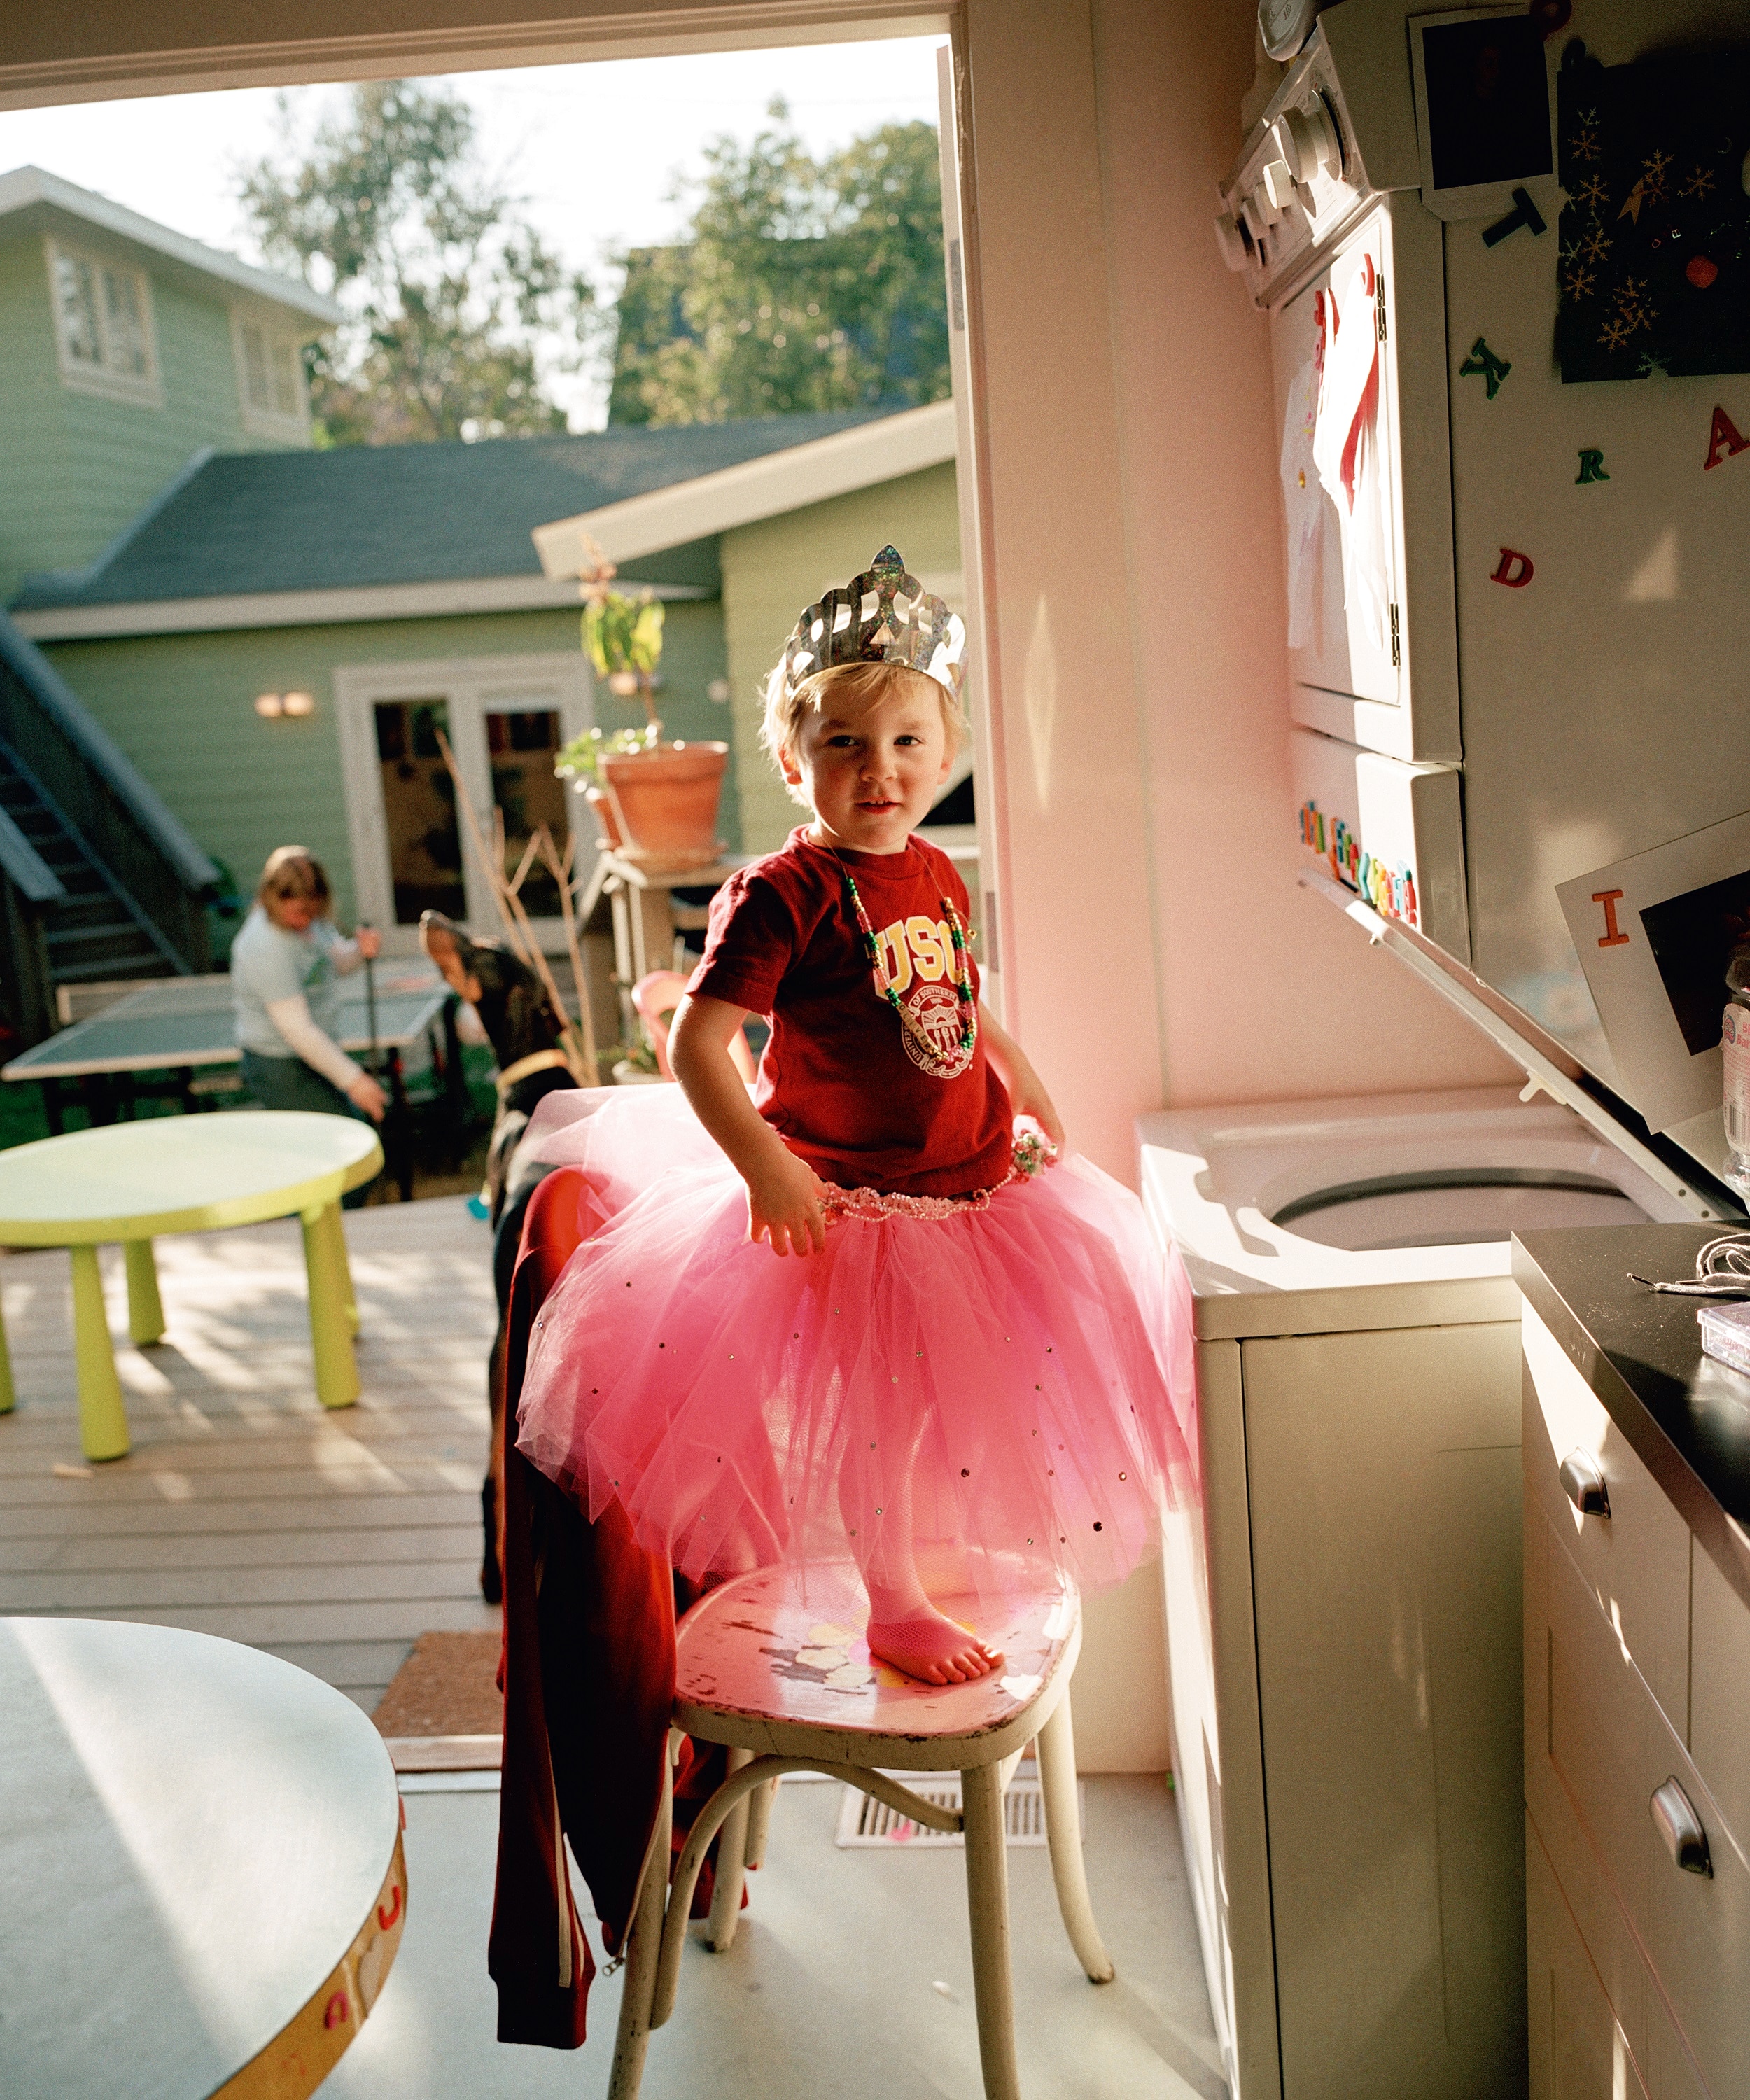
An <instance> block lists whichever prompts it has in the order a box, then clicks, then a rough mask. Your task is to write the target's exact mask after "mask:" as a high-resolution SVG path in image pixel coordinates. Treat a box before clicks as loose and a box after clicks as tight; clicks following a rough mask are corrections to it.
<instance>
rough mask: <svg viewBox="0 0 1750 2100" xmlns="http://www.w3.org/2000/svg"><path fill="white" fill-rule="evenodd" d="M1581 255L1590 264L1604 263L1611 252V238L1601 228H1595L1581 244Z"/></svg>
mask: <svg viewBox="0 0 1750 2100" xmlns="http://www.w3.org/2000/svg"><path fill="white" fill-rule="evenodd" d="M1610 252H1611V237H1610V236H1609V235H1608V234H1607V233H1606V232H1603V230H1602V228H1601V227H1594V228H1593V230H1592V232H1590V233H1589V235H1588V236H1586V238H1585V240H1584V241H1583V242H1582V243H1581V244H1580V254H1582V255H1583V256H1585V259H1586V260H1587V262H1602V261H1603V260H1604V258H1605V257H1606V256H1607V255H1608V254H1610Z"/></svg>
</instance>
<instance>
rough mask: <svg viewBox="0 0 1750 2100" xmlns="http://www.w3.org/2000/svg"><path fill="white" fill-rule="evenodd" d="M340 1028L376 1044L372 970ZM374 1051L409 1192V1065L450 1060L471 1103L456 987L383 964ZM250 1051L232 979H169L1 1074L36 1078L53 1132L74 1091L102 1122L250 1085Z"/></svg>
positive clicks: (348, 1000) (394, 1157) (446, 1065)
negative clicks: (158, 1102) (246, 1081)
mask: <svg viewBox="0 0 1750 2100" xmlns="http://www.w3.org/2000/svg"><path fill="white" fill-rule="evenodd" d="M440 1031H441V1041H440V1039H439V1035H440ZM337 1033H338V1037H339V1040H340V1043H341V1047H342V1049H344V1050H346V1051H347V1052H349V1053H350V1055H352V1056H354V1057H358V1056H359V1055H360V1054H361V1053H366V1054H368V1052H369V1050H370V1048H371V1026H370V1012H369V999H368V992H367V989H366V986H365V982H364V972H363V971H362V970H359V971H355V973H353V974H352V975H351V976H350V977H346V978H345V979H343V980H342V990H341V1017H340V1027H339V1030H338V1031H337ZM428 1046H429V1047H428ZM376 1047H377V1051H378V1052H379V1053H380V1056H381V1067H382V1069H381V1070H380V1071H379V1074H378V1077H379V1078H380V1079H381V1081H382V1083H383V1085H384V1087H385V1088H386V1091H387V1092H388V1094H389V1097H390V1110H389V1114H388V1116H387V1117H386V1118H385V1122H384V1132H383V1135H384V1140H385V1150H386V1153H387V1154H388V1155H389V1158H390V1172H391V1173H392V1174H393V1175H394V1176H395V1179H396V1180H397V1181H398V1182H399V1185H400V1189H401V1193H402V1196H403V1200H405V1199H407V1198H410V1197H411V1195H412V1184H413V1162H412V1145H411V1142H410V1141H409V1140H410V1125H411V1122H412V1116H411V1113H410V1110H409V1106H408V1098H407V1087H406V1072H405V1069H404V1067H405V1065H407V1064H408V1063H412V1065H414V1066H415V1068H416V1069H422V1068H423V1066H424V1065H425V1061H426V1058H427V1057H429V1059H430V1063H431V1064H432V1065H434V1067H435V1066H438V1065H441V1066H442V1068H443V1079H444V1092H445V1096H446V1099H447V1101H448V1103H449V1105H450V1108H451V1110H452V1113H453V1114H456V1117H457V1118H461V1116H462V1115H463V1114H464V1113H465V1110H466V1106H467V1096H466V1090H465V1086H464V1083H463V1079H462V1064H461V1043H460V1042H459V1040H458V1039H457V1037H456V1019H455V1004H454V995H453V994H452V992H451V991H450V990H449V987H448V986H447V985H446V984H445V983H444V982H443V978H442V977H440V976H439V974H438V972H437V971H436V969H435V968H433V966H432V965H431V964H430V963H427V962H425V961H424V960H422V959H417V960H412V961H403V960H400V959H399V958H398V959H396V960H393V961H385V962H381V963H379V964H377V1044H376ZM421 1052H423V1053H424V1054H421ZM240 1057H241V1052H240V1051H239V1049H238V1048H237V1038H236V1012H235V1008H234V1007H233V1004H232V999H231V979H230V978H229V977H225V976H223V975H220V976H214V977H163V978H160V979H156V980H154V981H153V982H150V983H148V984H144V985H142V986H141V987H140V989H139V990H138V991H134V992H130V993H129V994H128V995H127V996H126V998H125V999H117V1002H116V1003H115V1004H114V1005H113V1006H106V1007H105V1008H103V1010H102V1011H101V1012H98V1013H94V1014H90V1015H88V1016H87V1017H86V1019H84V1020H83V1021H74V1022H73V1026H71V1027H69V1028H63V1029H60V1030H58V1031H57V1032H56V1033H55V1035H51V1036H50V1037H49V1038H48V1039H46V1041H45V1042H42V1043H37V1044H36V1045H35V1046H34V1047H33V1048H31V1049H29V1050H26V1051H25V1052H23V1053H22V1055H20V1056H19V1057H15V1058H13V1059H12V1061H11V1063H10V1064H8V1065H6V1066H5V1067H4V1069H3V1070H0V1079H6V1080H10V1081H12V1082H15V1083H22V1082H24V1081H28V1080H35V1081H37V1082H38V1083H40V1084H41V1086H42V1102H43V1110H44V1113H45V1114H46V1116H47V1118H48V1124H49V1128H50V1130H51V1132H54V1133H55V1136H60V1133H61V1131H62V1129H63V1127H64V1113H65V1110H66V1108H67V1107H68V1103H69V1096H70V1098H71V1100H73V1101H78V1102H79V1103H80V1104H81V1105H82V1106H83V1107H84V1109H85V1110H86V1114H87V1115H88V1117H89V1118H90V1121H91V1123H93V1124H98V1123H114V1122H116V1121H117V1119H118V1118H126V1117H130V1116H131V1115H132V1114H133V1110H134V1103H135V1102H136V1101H139V1100H141V1099H147V1100H151V1099H169V1100H174V1101H177V1102H179V1104H180V1105H181V1106H182V1107H183V1109H184V1110H202V1109H206V1108H209V1107H211V1106H212V1105H214V1101H213V1097H214V1095H216V1094H218V1093H235V1092H240V1089H241V1085H242V1082H241V1081H240V1079H237V1078H236V1074H235V1070H234V1069H232V1070H227V1067H229V1068H235V1067H236V1065H237V1064H238V1062H239V1061H240ZM148 1074H161V1075H163V1076H161V1077H148V1076H146V1075H148ZM397 1140H399V1142H398V1141H397Z"/></svg>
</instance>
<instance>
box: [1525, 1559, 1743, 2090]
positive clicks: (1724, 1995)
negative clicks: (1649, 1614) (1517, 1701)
mask: <svg viewBox="0 0 1750 2100" xmlns="http://www.w3.org/2000/svg"><path fill="white" fill-rule="evenodd" d="M1558 1537H1559V1535H1558ZM1547 1580H1548V1621H1547V1637H1546V1640H1547V1656H1548V1672H1549V1675H1548V1693H1547V1700H1548V1710H1547V1729H1548V1744H1549V1752H1548V1754H1549V1766H1550V1768H1551V1776H1553V1777H1554V1780H1555V1782H1556V1785H1557V1786H1558V1788H1559V1789H1560V1792H1561V1793H1562V1794H1563V1795H1565V1796H1566V1798H1567V1802H1568V1803H1569V1804H1570V1805H1571V1809H1572V1811H1573V1813H1574V1815H1576V1817H1577V1819H1578V1821H1579V1823H1580V1826H1581V1827H1582V1829H1583V1831H1584V1834H1585V1838H1586V1840H1587V1842H1588V1847H1589V1850H1590V1851H1591V1852H1592V1853H1593V1854H1594V1855H1595V1857H1596V1859H1597V1861H1598V1866H1599V1868H1601V1869H1602V1874H1603V1876H1604V1878H1605V1879H1606V1881H1607V1882H1608V1883H1609V1885H1610V1888H1611V1892H1612V1893H1613V1894H1614V1895H1615V1897H1616V1901H1617V1903H1618V1904H1620V1906H1621V1908H1622V1911H1623V1913H1624V1916H1625V1917H1626V1920H1627V1923H1628V1925H1629V1928H1630V1929H1631V1930H1632V1932H1633V1935H1634V1938H1635V1939H1636V1940H1637V1941H1638V1944H1639V1948H1640V1951H1641V1953H1642V1956H1643V1957H1644V1958H1645V1960H1646V1964H1647V1966H1648V1968H1649V1969H1650V1970H1651V1976H1652V1979H1653V1980H1654V1982H1655V1984H1656V1987H1657V1988H1656V1989H1654V1990H1651V1991H1650V1992H1648V1993H1647V1996H1646V2031H1647V2040H1646V2044H1645V2052H1646V2053H1645V2054H1643V2056H1642V2062H1643V2067H1644V2066H1645V2065H1646V2063H1648V2062H1652V2063H1657V2062H1658V2061H1659V2060H1660V2058H1661V2057H1662V2056H1663V2057H1671V2054H1672V2052H1671V2050H1670V2049H1669V2048H1668V2047H1662V2046H1661V2045H1660V2035H1659V2029H1660V2022H1661V2019H1662V2018H1663V2016H1664V2008H1665V2007H1666V2006H1668V2008H1669V2013H1670V2016H1671V2019H1672V2022H1673V2024H1674V2026H1675V2027H1676V2028H1677V2031H1678V2032H1679V2033H1680V2034H1681V2036H1682V2039H1683V2040H1684V2041H1685V2042H1686V2043H1687V2045H1688V2048H1689V2049H1690V2052H1691V2053H1692V2054H1693V2055H1694V2057H1695V2062H1696V2063H1697V2064H1698V2065H1699V2067H1700V2073H1701V2076H1702V2078H1703V2080H1704V2082H1705V2085H1706V2087H1707V2089H1708V2090H1709V2091H1710V2092H1712V2093H1715V2094H1717V2095H1725V2094H1742V2093H1750V2020H1747V2019H1746V2018H1745V2017H1744V2014H1743V1975H1744V1972H1745V1967H1746V1962H1747V1961H1750V1866H1747V1864H1746V1862H1745V1860H1744V1859H1743V1856H1742V1855H1740V1853H1739V1851H1738V1849H1737V1847H1736V1846H1735V1842H1734V1841H1733V1838H1732V1835H1731V1833H1730V1830H1729V1829H1728V1828H1727V1826H1726V1821H1725V1819H1724V1817H1723V1816H1722V1815H1721V1813H1720V1811H1719V1807H1718V1805H1717V1802H1715V1800H1714V1798H1713V1795H1712V1794H1711V1793H1709V1791H1708V1789H1707V1788H1706V1787H1705V1786H1704V1785H1703V1783H1702V1780H1701V1778H1700V1776H1699V1774H1698V1773H1697V1771H1696V1770H1695V1766H1694V1765H1693V1764H1692V1763H1691V1762H1690V1758H1689V1757H1688V1755H1687V1754H1686V1751H1685V1749H1684V1748H1683V1745H1682V1743H1681V1742H1680V1741H1679V1740H1678V1739H1677V1736H1676V1734H1675V1733H1674V1732H1673V1730H1672V1728H1671V1727H1670V1724H1669V1723H1668V1721H1667V1720H1666V1718H1665V1717H1664V1714H1662V1713H1661V1712H1660V1710H1659V1708H1658V1706H1657V1705H1656V1704H1655V1701H1654V1700H1653V1699H1652V1697H1651V1695H1650V1693H1649V1692H1648V1691H1647V1689H1646V1685H1645V1684H1644V1683H1642V1679H1641V1678H1640V1675H1639V1674H1638V1671H1637V1670H1635V1669H1634V1667H1633V1664H1632V1663H1631V1662H1630V1661H1629V1658H1628V1657H1626V1656H1625V1655H1624V1652H1623V1644H1622V1643H1621V1642H1620V1640H1619V1639H1617V1637H1616V1630H1615V1629H1614V1627H1613V1626H1611V1623H1610V1622H1609V1621H1607V1619H1606V1618H1605V1617H1604V1616H1603V1614H1602V1612H1600V1610H1599V1609H1598V1605H1597V1604H1596V1602H1595V1601H1594V1597H1593V1595H1592V1593H1591V1590H1590V1589H1589V1586H1588V1584H1587V1582H1585V1578H1584V1577H1583V1576H1582V1574H1581V1573H1580V1569H1579V1568H1577V1567H1576V1565H1575V1564H1574V1562H1573V1561H1572V1560H1571V1559H1570V1558H1569V1556H1568V1554H1567V1551H1566V1550H1565V1548H1564V1547H1563V1546H1562V1545H1561V1544H1560V1543H1558V1542H1557V1541H1556V1540H1552V1542H1551V1544H1550V1548H1549V1555H1548V1566H1547ZM1672 1781H1674V1782H1675V1783H1676V1785H1677V1786H1679V1787H1680V1788H1681V1789H1682V1793H1683V1795H1684V1796H1685V1797H1686V1799H1687V1801H1688V1802H1689V1803H1690V1805H1691V1807H1692V1808H1693V1810H1694V1812H1695V1816H1696V1817H1697V1819H1698V1820H1699V1823H1700V1825H1701V1828H1702V1829H1703V1831H1704V1833H1705V1836H1706V1839H1707V1842H1708V1849H1709V1852H1710V1854H1711V1859H1712V1866H1713V1872H1712V1874H1711V1876H1704V1875H1701V1874H1697V1873H1686V1872H1685V1871H1684V1870H1683V1869H1682V1868H1680V1867H1679V1866H1678V1865H1677V1863H1676V1861H1675V1860H1674V1859H1673V1856H1672V1854H1671V1852H1670V1851H1669V1850H1668V1848H1667V1846H1666V1843H1665V1842H1664V1839H1663V1838H1661V1836H1660V1832H1659V1830H1658V1829H1657V1827H1656V1826H1655V1822H1654V1820H1653V1815H1652V1808H1651V1803H1652V1798H1653V1795H1654V1793H1655V1790H1656V1789H1660V1787H1663V1786H1664V1785H1667V1784H1668V1782H1672ZM1532 1813H1533V1815H1534V1817H1535V1816H1536V1815H1537V1814H1538V1805H1537V1803H1536V1802H1534V1803H1533V1804H1532ZM1558 1820H1559V1818H1558ZM1557 1856H1558V1858H1559V1854H1558V1855H1557ZM1565 1878H1566V1877H1565V1873H1564V1885H1565ZM1576 1911H1577V1913H1578V1914H1579V1915H1580V1916H1581V1917H1583V1918H1584V1917H1585V1906H1584V1904H1577V1905H1576ZM1601 1951H1602V1952H1604V1953H1605V1955H1606V1963H1605V1964H1601V1965H1605V1966H1607V1965H1608V1963H1609V1962H1610V1961H1614V1960H1616V1959H1618V1958H1620V1957H1619V1956H1618V1954H1617V1952H1616V1950H1614V1949H1612V1948H1611V1947H1610V1946H1609V1944H1608V1941H1607V1940H1606V1944H1605V1945H1604V1947H1603V1948H1602V1950H1601ZM1630 2032H1631V2040H1633V2038H1634V2037H1633V2031H1632V2029H1631V2031H1630ZM1681 2055H1682V2052H1681V2050H1679V2051H1678V2052H1677V2057H1676V2058H1673V2059H1672V2062H1673V2068H1672V2069H1671V2071H1670V2072H1669V2074H1668V2075H1669V2076H1670V2077H1672V2078H1676V2077H1677V2076H1678V2075H1679V2070H1680V2068H1681V2066H1680V2063H1678V2059H1679V2058H1681ZM1647 2083H1648V2085H1649V2087H1650V2089H1651V2090H1652V2092H1653V2095H1654V2100H1659V2096H1658V2083H1659V2081H1658V2080H1656V2079H1655V2078H1651V2077H1650V2078H1649V2079H1648V2080H1647Z"/></svg>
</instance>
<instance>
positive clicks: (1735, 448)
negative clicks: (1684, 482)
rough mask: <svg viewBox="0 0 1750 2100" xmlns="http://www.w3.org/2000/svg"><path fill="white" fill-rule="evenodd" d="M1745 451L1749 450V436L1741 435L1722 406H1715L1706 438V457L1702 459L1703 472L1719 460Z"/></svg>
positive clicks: (1717, 463) (1715, 464)
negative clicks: (1709, 430)
mask: <svg viewBox="0 0 1750 2100" xmlns="http://www.w3.org/2000/svg"><path fill="white" fill-rule="evenodd" d="M1746 451H1750V438H1747V437H1745V436H1744V435H1743V433H1742V432H1741V431H1740V430H1739V428H1738V426H1737V425H1736V424H1735V422H1734V421H1732V419H1731V417H1730V416H1728V415H1727V414H1726V411H1725V410H1724V409H1723V408H1716V409H1715V410H1714V412H1713V430H1712V431H1711V432H1710V433H1709V435H1708V457H1707V458H1706V459H1704V461H1702V471H1703V473H1704V474H1705V473H1706V472H1707V470H1708V468H1709V467H1711V466H1717V465H1719V463H1720V461H1721V460H1724V459H1730V458H1731V457H1733V456H1734V455H1735V453H1738V452H1746Z"/></svg>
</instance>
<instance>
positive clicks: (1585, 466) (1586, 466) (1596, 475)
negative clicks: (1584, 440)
mask: <svg viewBox="0 0 1750 2100" xmlns="http://www.w3.org/2000/svg"><path fill="white" fill-rule="evenodd" d="M1609 479H1610V476H1609V475H1608V474H1607V473H1606V472H1605V471H1604V455H1603V453H1602V452H1599V451H1597V450H1596V449H1594V448H1593V447H1592V446H1590V445H1582V446H1581V447H1580V471H1579V473H1578V474H1576V475H1575V476H1574V483H1575V486H1576V487H1579V486H1580V483H1583V482H1588V481H1608V480H1609Z"/></svg>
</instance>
